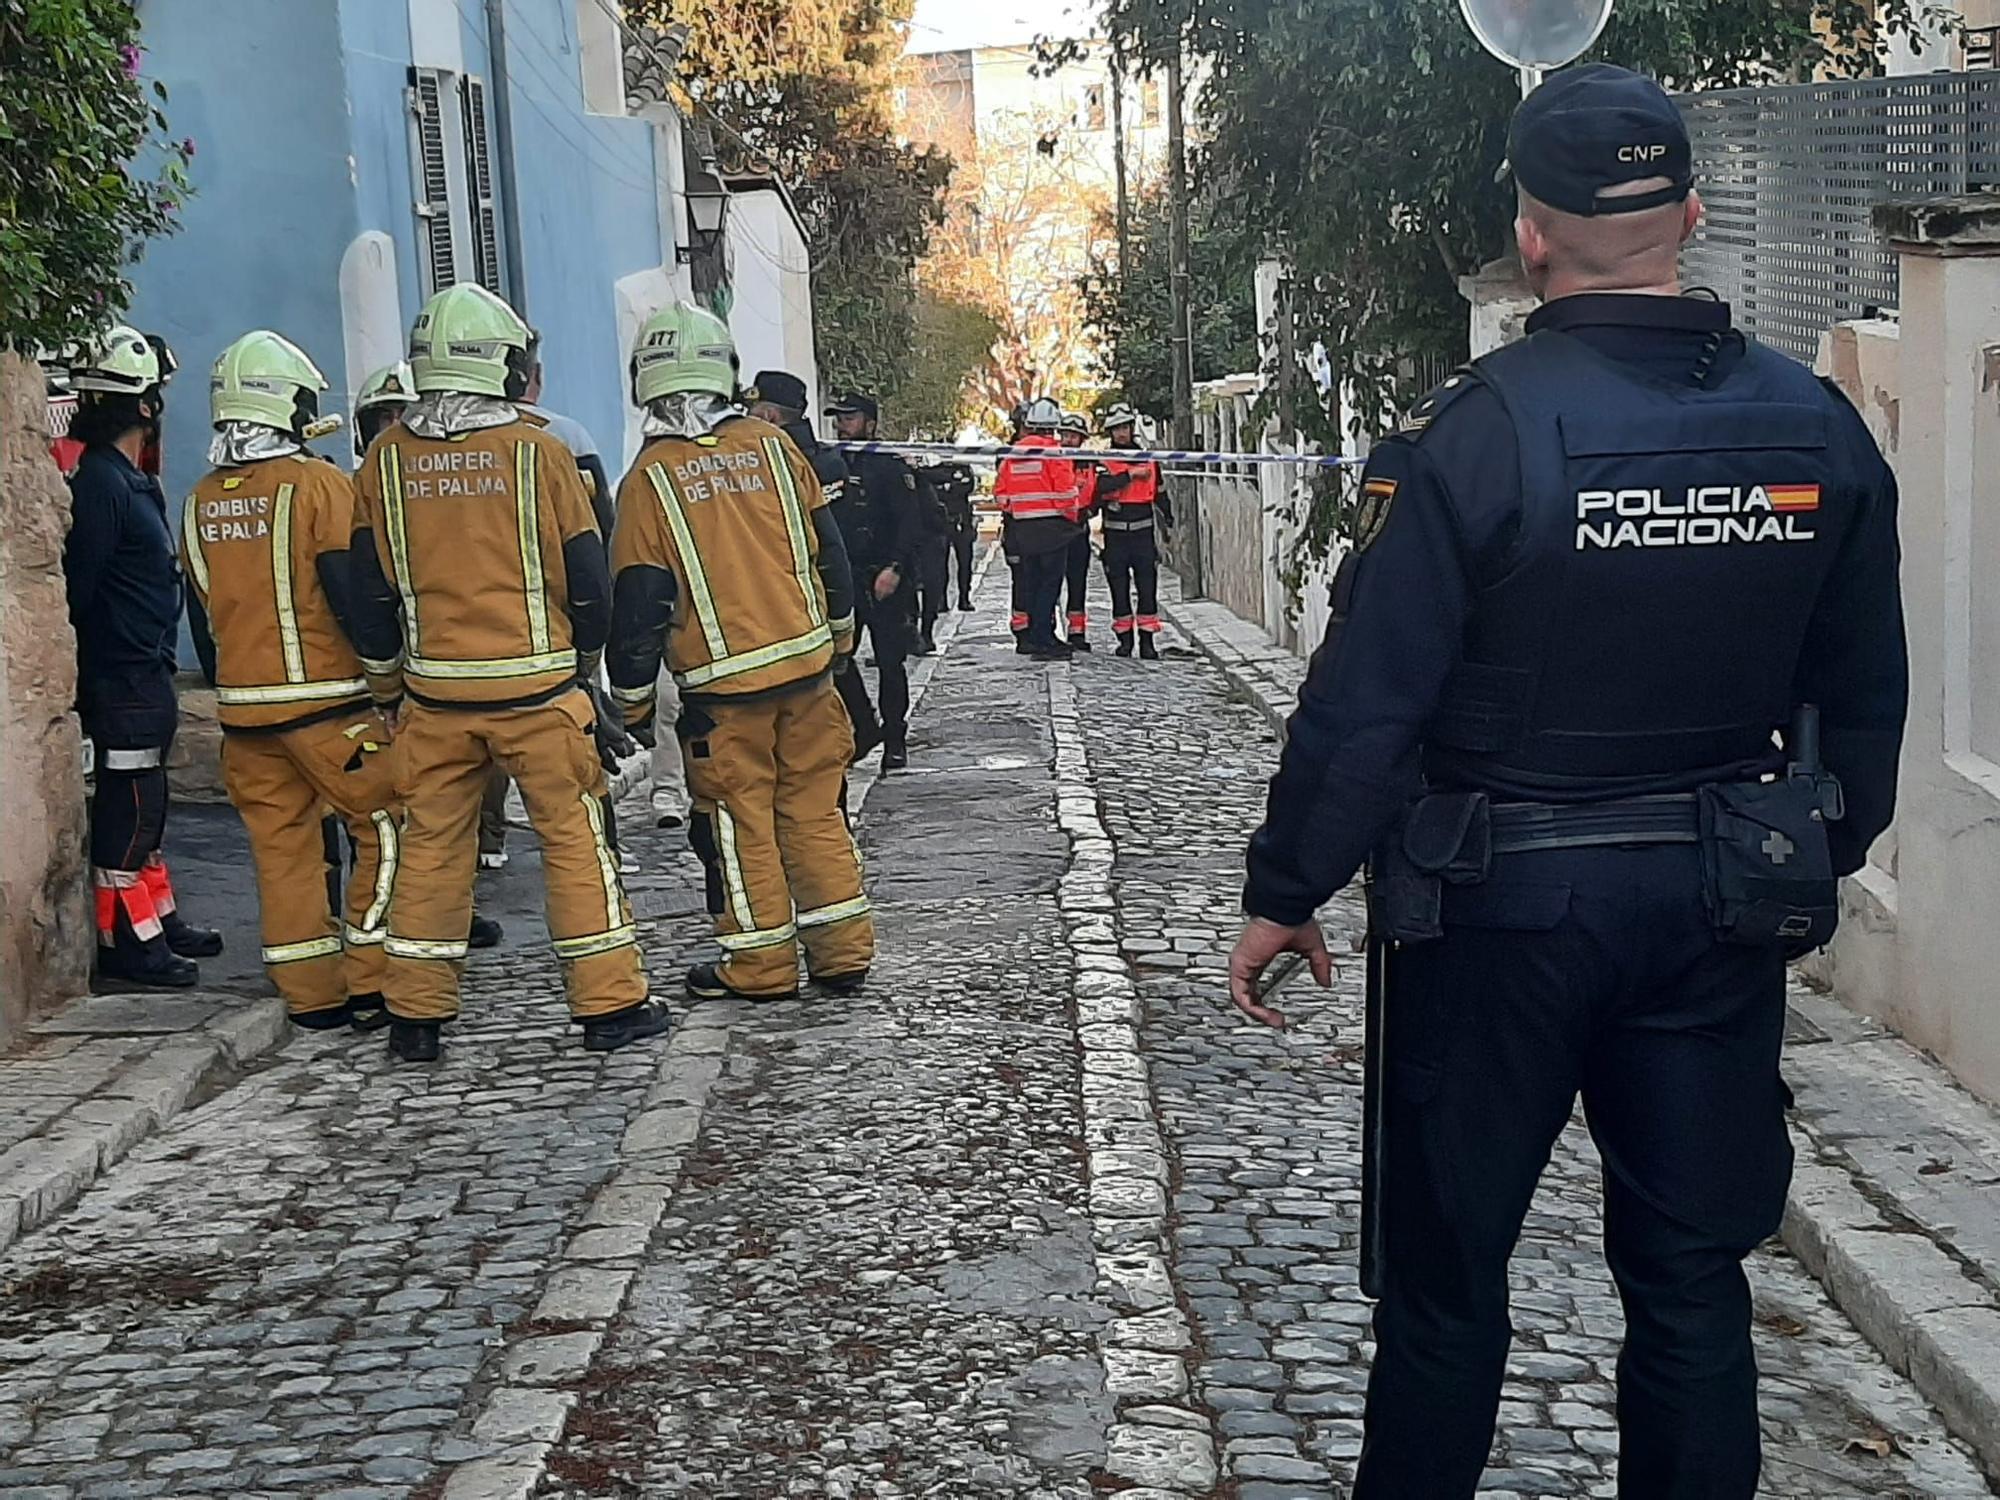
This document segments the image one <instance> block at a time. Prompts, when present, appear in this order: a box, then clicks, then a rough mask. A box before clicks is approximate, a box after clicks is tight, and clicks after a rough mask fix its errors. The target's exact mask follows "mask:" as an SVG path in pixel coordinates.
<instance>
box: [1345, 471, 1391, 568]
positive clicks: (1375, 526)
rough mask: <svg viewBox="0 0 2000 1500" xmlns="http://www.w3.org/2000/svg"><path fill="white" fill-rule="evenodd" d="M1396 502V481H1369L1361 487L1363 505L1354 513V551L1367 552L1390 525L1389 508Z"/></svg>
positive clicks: (1364, 482) (1378, 479) (1363, 482)
mask: <svg viewBox="0 0 2000 1500" xmlns="http://www.w3.org/2000/svg"><path fill="white" fill-rule="evenodd" d="M1395 501H1396V481H1395V480H1393V479H1380V478H1377V479H1368V480H1363V481H1362V485H1361V504H1360V506H1359V507H1357V508H1356V510H1355V512H1354V550H1355V551H1356V552H1366V551H1367V550H1368V548H1369V547H1370V545H1372V544H1373V542H1374V540H1375V538H1377V537H1378V536H1380V535H1381V534H1382V528H1383V527H1384V526H1387V525H1388V524H1389V507H1390V506H1391V505H1393V504H1395Z"/></svg>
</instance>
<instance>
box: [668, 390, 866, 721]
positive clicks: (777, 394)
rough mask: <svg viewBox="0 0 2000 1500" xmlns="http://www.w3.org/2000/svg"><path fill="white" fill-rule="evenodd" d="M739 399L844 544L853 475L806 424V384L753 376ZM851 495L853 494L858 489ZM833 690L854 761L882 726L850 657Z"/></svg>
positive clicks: (837, 670) (850, 522) (837, 667)
mask: <svg viewBox="0 0 2000 1500" xmlns="http://www.w3.org/2000/svg"><path fill="white" fill-rule="evenodd" d="M743 394H744V396H745V397H746V398H748V400H749V401H750V415H751V416H753V417H756V418H757V419H758V420H759V421H763V422H769V423H770V424H771V425H772V426H773V427H776V428H777V429H778V430H779V431H781V432H783V433H784V435H785V436H786V437H788V438H790V439H791V440H792V441H793V442H794V443H796V444H797V445H798V449H799V452H801V453H803V454H804V455H805V456H806V462H808V463H810V464H811V465H812V467H813V473H814V474H815V475H817V476H818V477H819V487H820V491H821V493H823V494H824V495H825V496H826V503H827V508H828V509H829V510H830V511H831V512H832V513H833V519H834V521H835V523H836V524H837V525H838V526H839V527H840V532H841V536H842V538H843V539H844V538H845V537H846V536H847V535H848V534H849V533H850V532H851V531H852V530H853V528H854V519H853V512H854V509H855V504H854V501H853V500H852V499H851V498H850V492H849V488H848V486H849V484H850V482H851V481H852V478H853V475H852V471H851V470H849V468H848V467H847V459H846V457H845V456H844V455H843V454H842V453H841V452H840V450H839V449H837V448H829V447H827V446H826V444H824V443H822V442H821V441H820V440H819V434H818V433H817V432H814V431H813V425H812V420H811V419H810V418H809V417H808V416H807V415H806V407H807V405H808V403H807V400H806V383H805V382H804V381H803V380H801V379H799V377H798V376H796V375H792V374H789V373H787V372H786V371H784V370H759V371H758V372H757V378H756V381H755V383H753V384H752V385H751V387H750V389H749V390H747V391H745V392H744V393H743ZM853 493H854V494H859V487H858V486H857V487H856V488H855V490H854V491H853ZM661 681H662V683H663V684H664V686H663V687H662V688H661V692H662V693H663V694H664V693H665V692H666V691H667V689H668V688H669V687H671V685H672V683H673V678H672V676H671V674H668V675H665V676H663V677H662V679H661ZM833 685H834V688H835V689H836V690H837V691H838V692H839V694H840V701H841V702H842V703H843V704H844V705H846V708H847V717H848V721H849V722H850V723H851V724H853V726H854V758H855V759H856V760H859V759H861V757H862V756H864V755H866V754H867V753H868V752H869V751H870V750H873V749H874V748H875V747H876V746H877V745H879V744H881V743H882V721H881V719H880V717H878V716H877V714H876V712H875V701H874V699H872V698H870V697H869V696H868V684H867V682H866V681H865V680H864V679H863V677H862V675H861V671H860V668H859V667H857V666H856V665H855V662H854V658H853V657H851V656H844V657H842V658H841V659H840V660H838V661H836V662H835V663H834V670H833ZM662 707H664V704H663V705H662Z"/></svg>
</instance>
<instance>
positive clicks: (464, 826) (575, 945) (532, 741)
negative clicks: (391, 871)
mask: <svg viewBox="0 0 2000 1500" xmlns="http://www.w3.org/2000/svg"><path fill="white" fill-rule="evenodd" d="M596 714H597V711H596V708H595V707H594V706H593V705H592V703H591V701H590V697H589V695H588V694H586V693H584V692H583V691H582V690H581V689H578V690H577V691H575V692H569V693H564V694H563V695H562V696H561V697H559V698H556V699H554V700H552V701H550V702H548V703H537V704H533V705H531V706H529V707H525V708H474V707H465V708H432V707H429V706H428V705H426V704H422V703H414V702H413V703H411V704H410V705H409V706H408V707H407V708H405V709H404V711H403V723H402V726H401V729H400V731H399V732H398V734H397V748H398V750H399V751H400V753H401V757H402V772H403V782H402V787H403V803H404V806H405V807H406V808H407V812H406V813H405V815H404V821H403V829H402V833H403V849H402V857H403V868H402V873H401V874H400V876H399V877H398V879H397V883H396V895H395V899H394V900H393V901H392V902H391V903H390V906H389V937H388V942H387V944H386V948H387V951H388V956H389V974H388V983H387V984H386V985H385V986H384V993H385V994H386V995H387V997H388V1002H389V1012H390V1014H392V1015H395V1016H398V1017H401V1018H402V1019H404V1020H407V1021H448V1020H450V1019H452V1017H454V1016H456V1015H457V1014H458V980H459V973H460V971H461V970H462V969H463V968H464V966H465V953H466V932H467V929H468V928H469V926H470V924H471V921H472V881H473V876H474V875H475V873H476V871H477V865H478V858H479V804H480V801H481V799H482V798H483V797H484V795H485V792H486V780H487V775H488V772H489V771H490V769H491V768H492V767H494V766H498V767H499V768H500V769H501V770H503V771H505V772H506V773H507V774H508V775H509V776H511V777H513V778H514V784H515V785H516V786H517V787H519V788H520V789H521V800H522V802H524V803H525V804H526V805H527V809H528V821H529V822H530V823H532V824H533V825H534V829H535V836H536V838H537V839H539V840H540V841H541V846H542V880H543V884H544V887H545V897H546V901H547V912H548V923H549V937H550V940H551V942H552V944H553V946H554V948H555V950H556V956H557V957H558V958H559V959H561V960H562V965H563V982H564V985H565V987H566V988H567V989H568V992H569V1008H570V1014H572V1015H573V1016H575V1017H577V1018H578V1019H579V1020H581V1019H583V1018H586V1017H589V1016H603V1015H610V1014H612V1013H613V1012H616V1011H621V1010H626V1009H628V1008H630V1007H631V1006H634V1005H637V1004H639V1003H640V1002H641V1001H643V1000H644V999H645V998H646V972H645V969H644V967H643V965H642V964H641V963H640V960H639V941H638V932H637V929H636V928H635V927H634V926H633V923H632V909H631V907H630V906H628V905H627V904H626V901H625V891H624V888H623V886H622V885H621V884H620V883H619V879H618V863H617V858H616V856H615V855H614V854H613V853H612V851H611V845H610V842H609V840H608V839H607V838H606V837H605V828H604V796H605V782H604V767H603V766H602V765H601V764H600V763H599V761H598V759H597V746H596V743H595V741H594V740H593V739H592V737H591V728H592V726H593V725H594V724H595V723H596Z"/></svg>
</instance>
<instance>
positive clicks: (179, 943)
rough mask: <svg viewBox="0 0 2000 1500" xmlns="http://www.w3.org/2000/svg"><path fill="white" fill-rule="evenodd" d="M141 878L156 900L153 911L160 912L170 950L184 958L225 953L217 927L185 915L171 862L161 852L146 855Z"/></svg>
mask: <svg viewBox="0 0 2000 1500" xmlns="http://www.w3.org/2000/svg"><path fill="white" fill-rule="evenodd" d="M139 878H140V879H142V880H144V881H145V882H146V889H147V891H148V892H150V893H151V895H152V897H153V910H154V911H155V912H157V913H159V917H160V930H161V932H162V934H163V935H164V936H165V937H166V940H167V946H168V947H169V948H171V949H173V951H174V952H175V953H178V954H179V955H180V956H181V957H182V958H214V957H215V956H216V955H217V954H218V953H220V952H221V951H222V934H221V933H219V932H217V931H216V930H215V929H214V928H213V927H196V926H194V925H193V924H192V923H190V922H188V921H186V920H185V919H184V918H183V917H182V916H181V914H180V911H179V908H178V905H177V903H176V902H175V900H174V883H173V880H172V879H171V878H170V877H169V876H168V874H167V862H166V861H165V860H164V859H162V858H161V857H160V854H159V851H158V850H155V851H154V852H153V853H151V854H149V855H147V856H146V863H145V864H144V865H143V866H141V867H140V870H139Z"/></svg>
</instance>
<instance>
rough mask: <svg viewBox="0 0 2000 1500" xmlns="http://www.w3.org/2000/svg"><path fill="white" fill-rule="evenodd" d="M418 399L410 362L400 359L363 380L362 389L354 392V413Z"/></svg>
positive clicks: (401, 404) (357, 414)
mask: <svg viewBox="0 0 2000 1500" xmlns="http://www.w3.org/2000/svg"><path fill="white" fill-rule="evenodd" d="M416 399H417V382H416V379H415V377H413V376H412V375H411V374H410V362H409V361H408V360H406V359H399V360H397V361H396V362H395V363H394V364H393V365H384V366H382V368H381V369H379V370H377V371H376V372H375V373H374V374H373V375H370V376H369V377H368V378H367V379H366V380H364V381H362V382H361V389H360V390H358V391H356V392H355V393H354V415H355V416H357V417H359V416H360V415H361V414H362V413H363V412H364V411H369V410H372V409H373V408H375V407H377V406H408V405H409V404H410V403H411V402H412V401H414V400H416Z"/></svg>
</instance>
